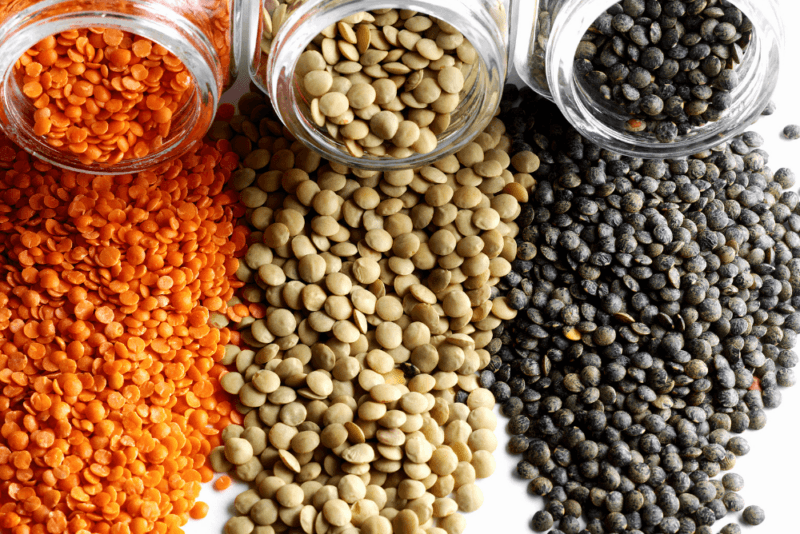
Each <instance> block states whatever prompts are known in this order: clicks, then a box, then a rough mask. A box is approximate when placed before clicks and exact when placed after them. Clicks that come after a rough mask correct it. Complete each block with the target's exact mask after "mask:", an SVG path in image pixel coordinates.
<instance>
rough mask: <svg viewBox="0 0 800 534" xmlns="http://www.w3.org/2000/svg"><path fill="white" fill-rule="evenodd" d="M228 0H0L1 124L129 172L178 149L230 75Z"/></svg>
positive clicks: (232, 48) (207, 119)
mask: <svg viewBox="0 0 800 534" xmlns="http://www.w3.org/2000/svg"><path fill="white" fill-rule="evenodd" d="M238 5H239V0H181V1H178V2H176V1H173V0H102V1H100V0H45V1H41V0H38V1H31V0H27V1H26V0H21V1H9V0H0V80H2V81H1V82H0V83H1V84H2V85H0V128H2V130H3V131H4V132H5V133H6V134H7V135H8V136H9V137H10V138H11V139H12V140H13V141H14V142H16V143H17V144H18V145H20V146H21V147H23V148H24V149H25V150H27V151H28V152H30V153H32V154H34V155H36V156H37V157H39V158H41V159H43V160H46V161H49V162H51V163H53V164H56V165H58V166H60V167H63V168H66V169H71V170H75V171H79V172H90V173H99V174H124V173H130V172H137V171H141V170H144V169H148V168H152V167H155V166H157V165H159V164H160V163H162V162H164V161H165V160H167V159H169V158H173V157H176V156H179V155H181V154H182V153H184V152H185V151H186V150H188V149H189V148H190V147H191V146H192V145H193V144H194V143H197V142H198V141H199V140H200V139H202V137H203V136H204V135H205V134H206V131H207V130H208V128H209V126H210V125H211V123H212V121H213V119H214V114H215V110H216V108H217V104H218V103H219V99H220V96H221V94H222V92H223V91H224V89H225V88H226V87H227V86H228V85H229V83H230V81H231V80H232V79H233V78H234V77H235V71H236V57H238V55H237V52H238V47H237V46H236V42H235V40H234V39H233V38H232V34H233V32H234V31H235V28H234V26H236V25H237V24H235V21H237V20H238V19H239V17H238V7H237V6H238Z"/></svg>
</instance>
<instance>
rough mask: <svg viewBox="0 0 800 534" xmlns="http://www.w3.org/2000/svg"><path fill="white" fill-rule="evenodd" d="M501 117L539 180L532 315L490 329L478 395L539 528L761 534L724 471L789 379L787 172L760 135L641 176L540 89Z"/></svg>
mask: <svg viewBox="0 0 800 534" xmlns="http://www.w3.org/2000/svg"><path fill="white" fill-rule="evenodd" d="M633 3H635V2H633ZM698 3H705V2H693V4H698ZM711 3H713V2H709V4H711ZM624 4H625V5H627V4H629V2H624ZM647 4H648V5H649V4H650V2H647ZM689 4H692V3H687V6H688V5H689ZM519 100H521V101H522V104H520V105H519V107H514V106H515V105H516V104H515V102H518V101H519ZM501 117H502V118H503V119H504V122H505V124H506V127H507V133H508V134H509V135H511V136H512V137H513V146H512V152H513V153H517V152H521V151H526V150H527V151H531V152H533V153H534V154H536V155H537V156H538V157H539V159H540V167H539V169H538V170H537V171H536V172H535V173H534V177H535V178H536V181H537V184H536V186H535V190H534V192H533V193H532V195H531V198H530V201H529V203H528V204H526V205H524V207H523V208H522V213H521V215H520V216H519V218H518V219H517V222H518V224H519V226H520V229H521V231H520V234H519V235H518V236H517V243H518V253H517V259H516V260H515V261H514V262H513V263H512V267H513V270H512V272H510V273H509V274H508V275H507V276H505V277H504V278H503V279H502V280H501V282H500V283H499V284H498V286H497V290H499V292H498V291H495V294H504V295H506V296H507V298H508V301H509V303H510V304H511V305H512V306H513V307H514V308H516V309H518V310H519V314H518V315H517V317H516V319H514V320H511V321H509V322H507V323H505V324H504V325H501V326H499V327H498V328H497V329H496V330H495V339H494V340H493V341H492V342H491V344H490V345H489V347H488V348H489V351H490V353H491V354H492V359H491V363H490V365H489V366H488V367H487V369H486V370H484V371H483V372H482V374H481V377H480V381H481V385H482V386H484V387H487V388H490V389H491V391H492V392H493V394H494V395H495V397H496V399H497V401H498V403H500V404H501V408H502V412H503V413H504V414H505V415H506V416H508V417H509V418H510V420H509V422H508V431H509V433H510V434H512V437H511V440H510V443H509V449H510V451H511V452H512V453H515V454H519V455H521V456H522V459H521V460H520V461H519V464H518V466H517V472H518V474H519V475H520V476H521V477H523V478H525V479H530V485H529V491H530V492H531V493H534V494H536V495H541V496H543V497H544V498H545V502H546V508H545V510H542V511H539V512H537V513H536V514H535V515H534V516H533V521H532V527H533V529H534V530H536V531H549V532H550V533H551V534H562V533H563V534H579V533H581V534H602V533H617V532H626V533H631V534H642V533H663V534H693V533H694V534H710V533H711V528H710V527H711V525H713V524H714V523H715V522H717V521H719V520H722V519H723V518H724V517H725V516H726V514H728V513H729V512H742V520H743V521H744V522H745V523H747V524H759V523H760V522H761V521H763V520H764V512H763V511H762V510H761V509H760V508H759V507H757V506H750V507H748V508H745V504H744V501H743V499H742V497H741V496H739V495H738V494H737V491H739V490H740V489H741V488H742V486H743V480H742V477H741V476H739V475H737V474H734V473H730V472H728V471H730V470H731V469H732V468H734V466H735V464H736V459H737V457H739V456H742V455H745V454H747V453H748V451H749V446H748V444H747V441H746V440H745V439H744V438H743V437H742V435H741V434H742V433H743V432H744V431H745V430H747V429H750V430H758V429H761V428H763V427H764V426H765V424H766V421H767V416H766V413H765V409H768V408H775V407H777V406H778V405H779V404H780V403H781V390H780V388H781V387H788V386H792V385H793V384H794V383H795V376H794V372H793V370H792V368H793V367H794V366H795V365H796V363H797V361H798V358H797V356H796V355H795V353H794V352H792V350H791V349H792V347H793V345H794V342H795V339H796V337H797V333H798V331H800V313H798V312H797V311H796V310H797V309H799V308H800V215H798V214H797V213H796V208H797V205H798V195H797V194H796V193H794V192H790V191H785V190H786V189H788V188H789V187H791V186H792V185H793V184H794V175H793V173H792V172H791V171H789V170H787V169H780V170H777V171H775V172H773V171H772V170H771V169H770V168H769V167H768V166H767V164H768V159H769V156H768V154H767V153H766V152H764V151H763V150H761V149H760V148H759V146H761V144H762V142H763V140H762V139H761V137H760V136H759V135H758V134H757V133H753V132H749V133H746V134H744V135H742V136H740V137H738V138H736V139H735V140H733V141H732V142H730V143H726V144H724V145H721V146H718V147H716V148H713V149H710V150H707V151H705V152H703V153H701V154H696V155H694V156H692V157H689V158H685V159H675V160H642V159H638V158H632V157H623V156H619V155H617V154H614V153H611V152H609V151H607V150H603V149H602V148H600V147H598V146H596V145H593V144H591V143H590V142H588V141H587V140H585V139H584V138H583V137H581V136H580V135H579V134H578V133H577V132H576V131H575V130H574V129H573V128H572V127H571V126H570V125H569V124H568V123H567V122H566V121H565V120H564V119H563V117H562V116H561V114H560V113H559V111H558V110H557V108H555V107H554V106H553V105H551V104H550V103H549V102H547V101H545V100H543V99H540V98H539V97H537V96H535V95H534V94H533V93H532V92H531V91H530V90H528V89H523V90H521V91H518V90H517V89H516V88H515V87H512V86H509V87H507V88H506V92H505V94H504V97H503V101H502V104H501ZM723 472H728V473H724V476H721V477H720V476H718V475H720V474H722V473H723ZM581 518H582V519H581ZM582 524H585V527H582ZM554 525H557V526H554ZM551 529H552V530H551ZM738 532H739V527H738V525H736V524H735V523H732V524H730V525H727V526H725V527H724V528H723V530H722V534H737V533H738Z"/></svg>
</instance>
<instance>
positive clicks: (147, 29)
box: [0, 0, 221, 175]
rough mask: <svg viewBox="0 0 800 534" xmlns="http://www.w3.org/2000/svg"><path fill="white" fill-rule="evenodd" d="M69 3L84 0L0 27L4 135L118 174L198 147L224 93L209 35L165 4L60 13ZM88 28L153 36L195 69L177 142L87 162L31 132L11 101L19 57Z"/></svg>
mask: <svg viewBox="0 0 800 534" xmlns="http://www.w3.org/2000/svg"><path fill="white" fill-rule="evenodd" d="M69 3H77V4H80V0H77V2H76V1H75V0H66V1H65V0H47V1H46V2H40V3H36V4H33V5H32V6H29V7H28V8H26V9H24V10H21V11H19V12H18V13H15V14H14V15H13V16H11V17H9V18H7V19H6V20H5V21H4V23H3V24H2V25H0V76H2V80H3V81H2V82H0V119H1V120H0V128H2V130H3V131H4V133H6V135H8V136H9V137H10V138H11V140H12V141H14V142H15V143H16V144H18V145H19V146H21V147H22V148H23V149H25V150H26V151H27V152H29V153H30V154H32V155H33V156H35V157H37V158H39V159H41V160H43V161H46V162H48V163H51V164H53V165H56V166H58V167H60V168H62V169H66V170H70V171H75V172H81V173H90V174H105V175H119V174H130V173H136V172H140V171H143V170H147V169H151V168H153V167H155V166H157V165H159V164H161V163H163V162H164V161H165V160H166V159H167V158H172V157H176V156H180V155H182V154H184V153H185V152H186V151H188V150H189V149H190V148H191V147H192V146H194V144H195V142H196V141H195V140H192V139H191V136H190V135H189V134H190V133H191V132H192V131H193V130H195V129H196V128H198V127H199V126H201V125H203V124H206V125H208V126H210V124H211V122H212V121H213V118H214V113H215V110H216V108H217V105H218V103H219V100H220V96H221V94H220V90H221V87H220V85H219V83H218V80H217V76H216V75H215V73H216V72H221V65H220V63H219V58H218V57H217V54H216V50H215V48H214V46H213V43H211V41H210V40H209V39H208V37H206V35H205V34H204V33H203V32H202V31H201V30H200V28H198V27H197V26H196V25H195V24H193V23H192V22H191V21H189V20H188V19H187V18H186V17H184V16H183V15H181V14H180V13H176V12H174V11H173V10H171V9H169V8H167V7H166V6H163V5H160V4H151V3H147V2H143V1H142V0H126V4H127V6H132V7H133V8H134V9H136V10H137V11H141V13H142V14H145V13H147V14H148V16H147V17H143V16H140V15H138V14H133V13H121V12H113V11H102V10H92V11H75V12H63V11H60V9H62V5H63V4H69ZM42 4H45V5H44V6H43V5H42ZM45 10H50V11H52V14H49V15H45V16H44V18H42V19H41V20H38V19H39V18H41V14H42V12H43V11H45ZM167 21H169V22H167ZM88 27H99V28H114V29H119V30H123V31H127V32H132V33H135V34H137V35H140V36H142V37H145V38H147V39H151V40H152V41H154V42H157V43H159V44H161V45H162V46H164V47H165V48H167V49H168V50H169V51H170V53H172V54H173V55H175V56H176V57H177V58H178V59H180V60H181V62H182V63H183V64H184V66H185V67H186V69H187V70H188V71H189V72H190V73H191V76H192V85H193V87H192V88H191V89H190V91H191V92H192V96H191V97H190V99H189V100H188V101H187V102H186V103H185V104H184V106H183V109H185V110H186V111H184V112H181V113H180V114H179V117H178V119H179V122H178V123H177V124H174V125H173V129H172V130H171V133H170V136H169V137H170V138H172V140H171V141H170V142H169V143H164V145H163V146H162V147H161V149H160V150H159V151H157V152H154V153H152V154H148V155H147V156H145V157H144V158H137V159H131V160H123V161H121V162H119V163H116V164H113V165H109V164H103V163H96V164H93V165H91V166H86V165H83V164H81V163H80V162H78V161H77V159H76V158H74V157H71V156H70V155H69V154H66V153H65V152H62V151H60V150H57V149H55V148H54V147H51V146H50V145H49V144H47V143H45V142H44V141H43V139H42V138H39V137H37V136H34V135H32V130H30V129H29V128H27V127H26V126H25V124H26V120H30V118H29V117H28V118H26V117H24V116H22V112H21V110H20V108H19V106H18V104H17V103H16V102H15V101H13V100H12V98H13V96H14V95H15V91H14V89H13V87H12V85H14V84H16V77H15V75H14V66H15V64H16V62H17V60H18V59H19V58H20V57H21V56H22V55H23V54H24V53H25V52H26V51H27V50H28V49H30V48H31V47H32V46H34V45H35V44H36V43H37V42H39V41H40V40H41V39H43V38H45V37H48V36H50V35H55V34H58V33H61V32H63V31H67V30H72V29H79V28H88ZM176 30H177V31H176ZM25 130H28V131H27V132H26V131H25Z"/></svg>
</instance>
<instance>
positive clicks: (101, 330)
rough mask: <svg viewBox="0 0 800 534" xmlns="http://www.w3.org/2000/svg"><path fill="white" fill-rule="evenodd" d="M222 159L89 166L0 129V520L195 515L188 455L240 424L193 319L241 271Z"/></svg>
mask: <svg viewBox="0 0 800 534" xmlns="http://www.w3.org/2000/svg"><path fill="white" fill-rule="evenodd" d="M124 38H125V36H124V35H122V36H120V35H117V34H111V35H110V40H111V43H116V45H119V44H120V43H122V42H123V41H122V39H124ZM117 39H120V40H119V41H117ZM107 44H108V46H116V45H113V44H109V43H107ZM143 46H144V45H137V47H143ZM44 50H52V49H50V48H46V49H44ZM134 53H136V51H135V49H134ZM126 57H127V56H126ZM123 59H124V58H123ZM33 70H34V71H35V70H36V69H35V68H34V69H33ZM237 159H238V158H237V156H236V155H235V154H234V153H233V152H231V147H230V143H228V142H227V141H217V142H215V143H210V142H206V143H204V144H202V145H200V146H199V147H197V148H196V149H195V150H194V151H193V152H191V153H188V154H186V155H184V156H182V157H181V158H180V159H178V160H175V161H172V162H170V163H166V164H164V165H162V166H160V167H159V168H158V169H156V170H154V171H149V172H142V173H139V174H138V175H123V176H116V177H111V176H93V175H85V174H78V173H74V172H68V171H61V170H59V169H57V168H54V167H53V166H51V165H49V164H47V163H43V162H41V161H38V160H35V159H33V158H31V157H30V156H28V155H27V154H25V153H24V152H23V151H21V150H20V149H19V148H17V147H15V146H14V145H12V144H11V143H9V142H8V141H6V140H5V139H2V140H0V270H2V272H3V276H2V277H0V344H1V345H2V351H0V421H2V425H0V503H2V504H0V526H1V527H2V532H9V533H11V534H44V533H52V534H55V533H61V532H76V533H77V532H80V533H82V534H84V533H88V532H91V533H103V534H105V533H110V534H144V533H151V532H156V533H160V534H164V533H178V532H181V529H180V527H181V526H182V525H184V524H185V523H186V522H187V521H188V519H189V518H190V517H203V516H204V515H205V514H206V513H207V507H206V506H205V505H203V504H201V503H197V502H196V501H197V498H198V495H199V492H200V483H201V482H203V481H209V480H210V479H211V477H212V476H213V473H212V472H211V469H210V468H209V467H208V466H207V465H205V462H206V456H207V455H208V453H209V452H210V451H211V449H212V448H213V447H215V446H217V445H219V444H220V436H219V429H220V428H222V427H223V426H224V425H225V424H228V423H230V422H237V423H241V422H242V418H241V415H239V414H238V412H237V411H235V410H233V409H232V405H231V403H230V402H229V401H227V400H226V397H225V396H224V395H223V392H222V391H221V388H220V386H219V377H220V376H221V374H222V372H223V371H224V369H223V367H222V366H221V364H219V363H218V361H219V360H220V359H221V357H222V355H223V354H224V345H225V344H227V343H229V342H232V341H234V340H238V335H235V334H236V333H235V332H231V331H229V330H228V329H227V328H225V329H222V330H217V329H216V328H209V327H208V326H207V324H206V322H207V320H208V317H209V313H210V311H219V312H221V313H225V312H227V309H226V305H225V303H226V302H227V301H228V300H229V299H230V298H231V296H232V294H233V291H234V289H235V288H236V287H239V286H240V285H241V282H238V281H237V280H235V278H233V277H232V275H233V273H234V272H235V270H236V269H237V268H238V262H237V261H236V260H233V261H232V260H231V259H230V258H231V257H233V256H240V255H241V254H242V250H239V249H241V246H239V245H237V243H240V242H242V239H241V237H240V236H238V235H236V234H235V230H234V227H233V224H232V221H233V220H235V219H236V218H238V217H241V216H242V215H243V213H241V208H238V207H237V206H236V205H235V200H236V196H235V193H231V192H229V191H227V190H224V184H225V182H226V180H227V178H228V177H229V175H230V173H231V171H232V170H233V169H235V168H236V166H237V163H238V161H237ZM209 275H211V276H209ZM165 277H166V278H168V279H169V280H171V282H172V283H171V284H162V283H160V282H161V280H162V279H164V278H165ZM209 425H212V426H209Z"/></svg>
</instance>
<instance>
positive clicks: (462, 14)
mask: <svg viewBox="0 0 800 534" xmlns="http://www.w3.org/2000/svg"><path fill="white" fill-rule="evenodd" d="M501 3H502V2H501ZM397 4H398V2H397V0H394V1H390V0H385V1H376V2H373V1H370V2H369V4H368V5H367V6H365V4H364V2H363V1H361V2H359V1H351V0H339V1H336V0H334V1H329V2H305V3H298V4H296V6H297V7H296V8H295V9H294V10H293V11H292V12H291V13H290V14H289V16H288V17H287V18H286V19H285V20H284V22H283V24H282V25H281V27H280V29H279V30H278V32H277V34H276V35H275V37H274V38H273V41H272V50H271V52H270V54H269V58H268V60H267V68H266V76H265V78H266V84H264V83H263V82H262V80H261V79H260V78H259V77H257V76H253V78H254V81H255V83H256V85H258V86H259V87H261V88H262V89H266V93H267V95H268V96H269V98H270V101H271V102H272V105H273V108H274V109H275V112H276V113H277V115H278V117H279V118H280V120H281V121H282V122H283V124H285V125H287V127H289V129H290V130H291V131H292V133H293V134H294V135H295V136H296V137H298V138H299V139H301V140H302V141H304V142H305V143H306V144H308V145H310V146H312V147H313V148H314V149H315V150H316V151H317V152H320V153H321V155H322V156H323V157H325V158H326V159H328V160H331V161H338V162H340V163H342V164H345V165H347V166H349V167H354V168H360V169H369V170H378V171H383V170H396V169H404V168H415V167H423V166H425V165H429V164H431V163H432V162H434V161H436V160H438V159H441V158H442V157H443V156H446V155H447V154H450V153H453V152H456V151H458V150H460V149H461V148H463V147H464V146H466V145H467V144H468V143H470V142H471V141H472V139H473V138H474V137H475V136H476V135H477V134H478V133H480V132H481V131H483V129H484V128H485V127H486V126H487V125H488V123H489V122H490V121H491V118H492V116H493V114H494V111H495V110H496V109H497V107H498V106H499V104H500V94H501V92H502V86H503V83H504V81H505V79H506V73H507V71H508V57H507V54H506V53H505V50H506V49H507V46H508V28H507V24H506V25H505V27H503V28H502V29H501V28H499V22H500V21H498V20H496V19H494V18H492V17H491V16H490V15H488V13H487V11H485V10H475V9H473V10H469V9H467V10H463V9H461V10H459V9H456V7H459V6H461V7H463V4H461V3H458V4H456V3H448V2H444V3H442V2H437V1H436V0H414V1H412V2H410V3H408V4H407V5H404V6H402V9H411V10H414V11H418V12H421V13H426V14H429V15H431V16H434V17H437V18H440V19H443V20H446V21H447V22H448V23H449V24H452V25H453V26H454V27H456V28H457V29H458V30H459V31H460V32H461V33H462V34H463V35H464V38H465V39H466V40H468V41H469V42H470V43H471V44H472V46H473V48H475V51H476V52H477V54H478V58H479V61H478V62H477V65H478V68H479V69H480V70H479V71H478V78H476V80H480V79H481V76H483V79H484V83H483V87H479V85H480V84H478V83H476V87H477V88H478V91H477V92H476V94H475V95H474V97H475V98H476V99H477V100H476V101H475V102H473V103H471V104H470V106H474V107H475V108H476V109H477V110H480V112H479V113H474V114H473V116H472V117H471V118H470V119H469V120H466V121H465V123H464V124H462V125H461V126H460V127H459V128H458V129H455V130H454V131H453V132H452V133H450V134H449V135H447V137H445V138H444V139H441V138H440V139H439V141H444V142H439V143H438V145H437V147H436V149H434V150H433V151H432V152H430V153H427V154H414V155H412V156H410V157H407V158H398V159H393V158H391V157H388V156H387V157H380V158H378V157H368V156H367V155H366V154H365V156H364V157H362V158H357V157H354V156H352V155H350V154H349V153H347V152H346V150H345V149H344V146H343V145H341V146H340V144H338V143H334V142H332V140H331V139H330V137H329V136H328V135H327V134H323V133H322V132H321V131H320V130H319V129H318V128H317V127H316V125H314V124H313V123H312V122H311V121H310V120H309V119H308V118H307V117H305V115H304V114H303V113H302V111H301V109H300V106H299V104H298V101H297V98H296V95H297V93H296V91H295V90H294V88H293V84H294V70H295V67H296V65H297V60H298V59H299V57H300V55H301V54H302V53H303V52H304V51H305V48H306V46H307V45H308V43H310V42H311V41H312V39H314V38H315V37H316V36H317V35H318V34H319V33H320V32H321V31H322V30H324V29H325V28H327V27H328V26H330V25H331V24H334V23H336V22H338V21H339V20H341V19H343V18H345V17H347V16H350V15H353V14H355V13H358V12H360V11H365V10H366V11H371V10H375V9H386V8H394V9H399V8H400V6H398V5H397ZM320 11H321V12H320ZM504 32H505V33H504ZM264 85H266V87H264ZM481 89H483V90H481ZM493 89H494V90H493ZM487 109H491V111H492V113H491V114H489V113H486V112H484V110H487ZM478 118H480V120H478Z"/></svg>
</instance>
